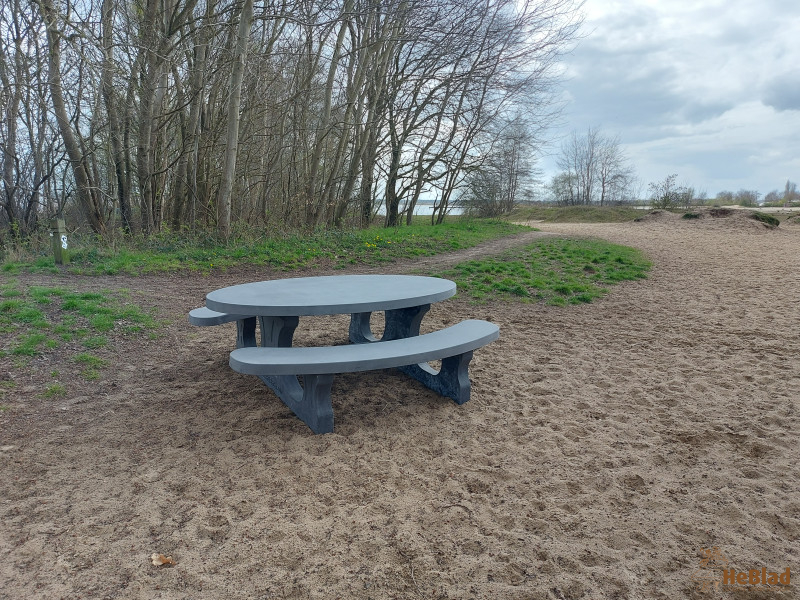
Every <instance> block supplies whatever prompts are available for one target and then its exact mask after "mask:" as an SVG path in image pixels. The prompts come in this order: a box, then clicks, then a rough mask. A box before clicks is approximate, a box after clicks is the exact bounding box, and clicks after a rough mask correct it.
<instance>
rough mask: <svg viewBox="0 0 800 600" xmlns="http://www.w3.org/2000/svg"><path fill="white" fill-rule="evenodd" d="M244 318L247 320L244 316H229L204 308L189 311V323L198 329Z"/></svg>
mask: <svg viewBox="0 0 800 600" xmlns="http://www.w3.org/2000/svg"><path fill="white" fill-rule="evenodd" d="M245 318H247V316H246V315H229V314H228V313H221V312H217V311H215V310H211V309H210V308H205V307H203V308H195V309H194V310H192V311H189V323H191V324H192V325H197V326H198V327H206V326H209V325H222V324H224V323H230V322H232V321H238V320H240V319H245Z"/></svg>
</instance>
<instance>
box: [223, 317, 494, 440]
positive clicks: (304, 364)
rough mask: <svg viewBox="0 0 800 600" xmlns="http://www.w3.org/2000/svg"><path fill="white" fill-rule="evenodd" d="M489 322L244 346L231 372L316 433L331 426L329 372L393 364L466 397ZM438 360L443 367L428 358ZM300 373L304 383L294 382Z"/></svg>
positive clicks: (489, 336)
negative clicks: (326, 341) (264, 389)
mask: <svg viewBox="0 0 800 600" xmlns="http://www.w3.org/2000/svg"><path fill="white" fill-rule="evenodd" d="M499 335H500V329H499V328H498V327H497V325H495V324H494V323H489V322H488V321H478V320H467V321H462V322H461V323H457V324H456V325H453V326H451V327H448V328H446V329H441V330H439V331H434V332H432V333H426V334H424V335H418V336H412V337H407V338H402V339H395V340H390V341H381V342H371V343H363V344H351V345H347V346H323V347H311V348H302V347H275V348H272V347H249V348H237V349H236V350H234V351H233V352H231V356H230V366H231V368H232V369H233V370H234V371H237V372H239V373H244V374H248V375H258V376H259V377H261V379H262V380H263V381H264V382H265V383H266V384H267V385H268V386H270V387H271V388H272V389H273V390H274V391H275V392H276V393H277V394H278V396H279V397H280V398H281V399H282V400H283V401H284V402H285V403H286V404H287V406H289V408H291V409H292V410H293V411H294V412H295V414H296V415H297V416H298V417H300V418H301V419H302V420H303V421H304V422H305V423H306V424H307V425H308V426H309V427H310V428H311V429H312V430H313V431H314V432H315V433H330V432H332V431H333V409H332V407H331V399H330V388H331V383H332V381H333V375H334V374H336V373H351V372H357V371H371V370H375V369H385V368H390V367H398V368H400V370H402V371H403V372H404V373H406V374H408V375H410V376H411V377H413V378H415V379H417V380H419V381H421V382H422V383H423V384H425V385H426V386H428V387H429V388H431V389H433V390H435V391H436V392H438V393H440V394H442V395H443V396H447V397H449V398H452V399H453V400H455V401H456V403H458V404H463V403H464V402H466V401H468V400H469V395H470V382H469V375H468V366H469V361H470V359H471V358H472V351H473V350H476V349H477V348H480V347H482V346H485V345H486V344H488V343H489V342H491V341H493V340H495V339H497V338H498V337H499ZM437 359H442V368H441V369H439V370H438V371H436V370H434V369H432V368H431V367H430V366H429V365H428V364H426V363H427V362H429V361H432V360H437ZM297 375H302V376H303V383H304V385H303V387H301V386H300V384H299V382H298V381H297V377H296V376H297Z"/></svg>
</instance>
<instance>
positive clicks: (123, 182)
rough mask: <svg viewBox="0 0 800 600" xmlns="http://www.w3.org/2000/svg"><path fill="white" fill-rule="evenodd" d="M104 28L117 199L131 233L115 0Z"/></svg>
mask: <svg viewBox="0 0 800 600" xmlns="http://www.w3.org/2000/svg"><path fill="white" fill-rule="evenodd" d="M101 12H102V28H103V67H102V73H101V75H100V78H101V87H102V92H103V101H104V103H105V107H106V113H107V114H108V128H109V135H110V137H111V161H112V163H113V165H114V173H115V175H116V178H117V200H118V202H119V210H120V215H121V216H122V230H123V231H124V232H125V233H131V232H132V231H133V226H132V223H131V220H132V217H131V203H130V179H129V178H128V177H127V176H126V173H125V151H124V149H123V142H122V130H121V128H120V123H119V112H118V110H119V109H118V107H117V103H116V95H115V92H114V80H113V69H114V57H113V54H112V48H113V38H112V32H113V22H114V1H113V0H103V6H102V9H101Z"/></svg>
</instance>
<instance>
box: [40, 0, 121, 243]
mask: <svg viewBox="0 0 800 600" xmlns="http://www.w3.org/2000/svg"><path fill="white" fill-rule="evenodd" d="M37 2H38V3H39V7H40V8H41V10H42V17H43V19H44V22H45V26H46V28H47V45H48V49H49V55H50V56H49V65H48V67H49V69H48V70H49V74H50V95H51V97H52V101H53V110H54V112H55V114H56V120H57V121H58V129H59V131H60V132H61V138H62V139H63V140H64V147H65V148H66V150H67V155H68V156H69V161H70V165H71V166H72V172H73V175H74V177H75V184H76V186H77V188H78V189H77V191H78V203H79V205H80V207H81V210H82V211H83V214H84V215H85V216H86V218H87V220H88V221H89V225H90V226H91V228H92V230H93V231H94V232H95V233H99V234H103V233H105V223H104V221H103V213H102V210H101V203H100V199H99V192H98V189H97V187H96V186H95V185H94V183H93V182H92V179H91V175H90V171H89V168H88V164H87V159H86V157H85V156H84V155H83V153H82V152H81V146H80V143H79V141H78V138H77V136H78V135H79V134H78V133H77V132H75V131H73V130H72V125H71V124H70V121H69V115H68V114H67V108H66V104H65V102H64V96H63V94H62V84H61V72H60V69H61V48H60V41H61V32H60V30H59V27H58V17H57V15H56V12H55V9H54V8H53V2H52V0H37Z"/></svg>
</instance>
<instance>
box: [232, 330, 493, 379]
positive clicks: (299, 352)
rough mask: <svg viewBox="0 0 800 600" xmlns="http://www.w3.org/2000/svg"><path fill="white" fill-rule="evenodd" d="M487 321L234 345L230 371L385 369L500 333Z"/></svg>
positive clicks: (476, 344)
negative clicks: (422, 330)
mask: <svg viewBox="0 0 800 600" xmlns="http://www.w3.org/2000/svg"><path fill="white" fill-rule="evenodd" d="M499 332H500V329H499V328H498V327H497V325H495V324H494V323H489V322H488V321H476V320H468V321H462V322H461V323H458V324H456V325H453V326H451V327H448V328H446V329H440V330H439V331H434V332H433V333H426V334H425V335H418V336H414V337H409V338H402V339H399V340H392V341H389V342H375V343H369V344H349V345H347V346H316V347H311V348H299V347H291V348H260V347H256V348H239V349H237V350H234V351H233V352H231V358H230V365H231V368H232V369H233V370H234V371H238V372H239V373H244V374H247V375H322V374H325V373H334V374H335V373H354V372H357V371H373V370H376V369H388V368H390V367H401V366H404V365H413V364H416V363H422V362H428V361H431V360H437V359H440V358H446V357H448V356H456V355H458V354H463V353H465V352H470V351H471V350H475V349H477V348H480V347H481V346H485V345H486V344H488V343H489V342H491V341H492V340H496V339H497V337H498V336H499V335H500V333H499Z"/></svg>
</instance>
